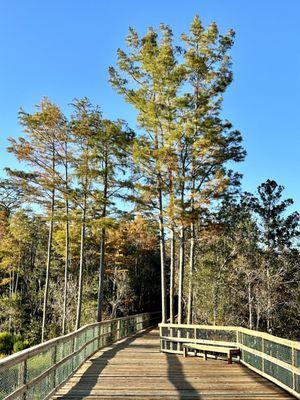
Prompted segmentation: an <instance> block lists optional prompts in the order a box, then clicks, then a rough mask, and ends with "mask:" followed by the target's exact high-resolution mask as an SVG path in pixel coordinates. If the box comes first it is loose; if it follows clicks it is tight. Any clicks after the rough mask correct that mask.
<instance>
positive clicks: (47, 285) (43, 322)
mask: <svg viewBox="0 0 300 400" xmlns="http://www.w3.org/2000/svg"><path fill="white" fill-rule="evenodd" d="M54 201H55V189H53V190H52V195H51V206H50V224H49V234H48V249H47V264H46V280H45V290H44V305H43V320H42V342H44V340H45V327H46V316H47V304H48V292H49V278H50V266H51V258H52V237H53V218H54Z"/></svg>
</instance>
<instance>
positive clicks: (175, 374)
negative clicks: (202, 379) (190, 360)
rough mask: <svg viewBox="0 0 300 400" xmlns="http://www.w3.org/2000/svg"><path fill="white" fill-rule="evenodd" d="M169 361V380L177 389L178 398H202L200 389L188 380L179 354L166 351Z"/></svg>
mask: <svg viewBox="0 0 300 400" xmlns="http://www.w3.org/2000/svg"><path fill="white" fill-rule="evenodd" d="M165 355H166V357H167V362H168V380H169V382H170V383H172V385H173V386H174V388H175V389H176V390H177V392H178V395H177V396H176V398H177V399H185V400H187V399H199V400H200V399H202V397H201V395H200V393H199V392H198V390H196V389H195V388H194V387H193V385H192V384H191V383H190V382H189V381H188V380H187V377H186V376H185V374H184V371H183V365H182V363H181V361H180V359H179V358H178V357H180V356H178V355H177V354H171V353H165Z"/></svg>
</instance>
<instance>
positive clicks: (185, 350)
mask: <svg viewBox="0 0 300 400" xmlns="http://www.w3.org/2000/svg"><path fill="white" fill-rule="evenodd" d="M186 356H187V348H186V347H184V348H183V357H186Z"/></svg>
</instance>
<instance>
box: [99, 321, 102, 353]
mask: <svg viewBox="0 0 300 400" xmlns="http://www.w3.org/2000/svg"><path fill="white" fill-rule="evenodd" d="M101 339H102V336H101V322H100V323H99V325H98V350H99V349H101Z"/></svg>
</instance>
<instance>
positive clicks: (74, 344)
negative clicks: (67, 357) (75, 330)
mask: <svg viewBox="0 0 300 400" xmlns="http://www.w3.org/2000/svg"><path fill="white" fill-rule="evenodd" d="M75 350H76V336H74V337H73V338H72V353H73V357H72V371H74V370H75V368H76V366H75V357H76V356H75V355H74V352H75Z"/></svg>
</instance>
